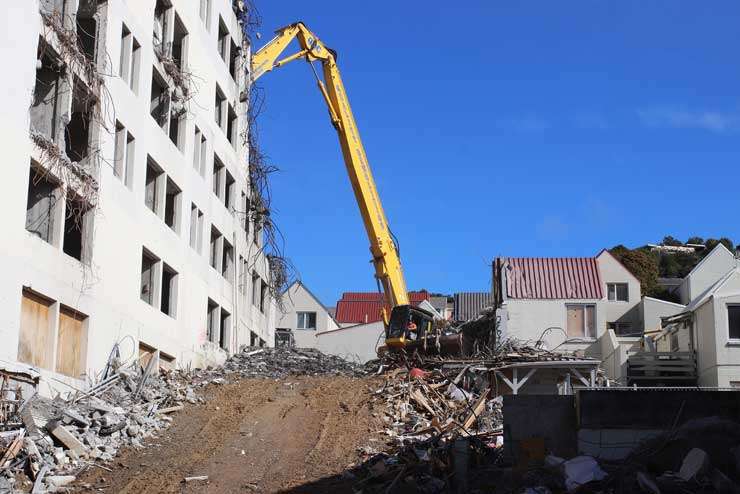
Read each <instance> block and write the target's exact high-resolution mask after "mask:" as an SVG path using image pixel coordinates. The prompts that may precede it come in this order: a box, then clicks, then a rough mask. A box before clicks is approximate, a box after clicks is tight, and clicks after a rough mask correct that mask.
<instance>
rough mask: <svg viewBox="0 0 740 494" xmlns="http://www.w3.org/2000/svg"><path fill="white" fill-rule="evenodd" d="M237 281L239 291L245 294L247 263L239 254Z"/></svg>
mask: <svg viewBox="0 0 740 494" xmlns="http://www.w3.org/2000/svg"><path fill="white" fill-rule="evenodd" d="M237 266H238V268H239V281H238V288H239V293H241V294H242V295H246V293H247V263H246V262H245V261H244V256H239V264H238V265H237Z"/></svg>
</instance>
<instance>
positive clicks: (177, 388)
mask: <svg viewBox="0 0 740 494" xmlns="http://www.w3.org/2000/svg"><path fill="white" fill-rule="evenodd" d="M154 361H155V358H154V357H151V356H150V359H149V361H148V364H147V365H146V366H145V367H143V368H142V367H141V366H139V362H138V361H137V362H135V364H134V365H131V366H127V367H120V368H116V367H117V366H116V365H115V364H114V365H113V367H112V368H111V369H109V371H108V374H107V376H106V377H105V378H104V379H102V380H100V381H99V382H98V383H97V384H95V385H94V386H92V387H91V388H90V389H89V390H87V391H84V392H82V391H74V392H72V393H70V394H69V395H68V396H67V397H66V398H62V397H61V396H57V397H55V398H54V399H50V398H44V397H42V396H40V395H38V394H33V395H31V396H30V397H29V398H28V399H26V400H25V401H24V402H23V403H22V404H21V405H20V406H19V407H18V408H17V409H16V414H15V417H10V420H8V421H7V422H4V424H3V425H4V428H5V429H10V430H5V431H3V432H2V433H0V434H1V436H0V452H3V453H2V455H3V456H2V460H1V462H0V469H1V470H2V476H0V492H11V491H13V492H15V491H18V492H24V491H29V490H30V491H32V492H34V493H37V492H57V491H60V490H64V489H65V486H66V485H68V484H70V483H71V482H73V481H74V480H75V478H76V477H77V476H78V475H79V473H80V472H81V471H82V470H84V469H86V468H88V467H90V466H92V465H96V462H105V461H110V460H112V459H113V457H114V456H115V455H116V453H117V452H118V450H119V449H120V448H121V447H123V446H133V447H136V448H141V447H143V444H142V441H143V440H145V439H147V438H152V437H156V436H157V434H158V433H159V432H160V431H161V430H163V429H165V428H167V426H168V425H169V424H170V422H171V421H172V418H171V417H170V416H169V414H171V413H172V412H175V411H178V410H181V409H182V408H183V403H184V402H190V403H196V402H198V401H199V398H197V397H196V395H195V393H194V390H193V387H192V386H190V384H189V379H188V376H187V375H186V374H184V373H181V372H165V371H163V372H161V373H160V372H156V371H154V370H153V369H154V367H155V366H154ZM14 419H16V420H14ZM11 425H15V426H14V427H12V428H11V427H10V426H11ZM24 475H25V481H24V480H23V479H24ZM28 479H30V480H28ZM31 481H33V483H32V484H31ZM24 484H25V485H24Z"/></svg>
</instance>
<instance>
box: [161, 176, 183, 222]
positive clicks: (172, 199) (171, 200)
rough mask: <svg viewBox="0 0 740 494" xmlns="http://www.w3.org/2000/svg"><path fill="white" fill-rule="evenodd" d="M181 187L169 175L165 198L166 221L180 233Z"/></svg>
mask: <svg viewBox="0 0 740 494" xmlns="http://www.w3.org/2000/svg"><path fill="white" fill-rule="evenodd" d="M181 199H182V193H181V190H180V187H178V186H177V185H176V184H175V182H173V181H172V180H171V179H170V178H169V177H167V188H166V190H165V198H164V222H165V224H166V225H167V226H169V227H170V228H171V229H172V231H174V232H175V233H180V216H181V213H180V209H181V205H180V203H181V202H182V200H181Z"/></svg>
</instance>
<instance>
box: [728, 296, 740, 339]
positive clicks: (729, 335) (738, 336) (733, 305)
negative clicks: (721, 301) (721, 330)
mask: <svg viewBox="0 0 740 494" xmlns="http://www.w3.org/2000/svg"><path fill="white" fill-rule="evenodd" d="M726 309H727V339H728V341H731V342H732V343H740V324H739V325H738V334H736V335H735V336H734V337H733V336H732V326H731V325H730V324H731V317H730V309H736V310H740V304H726ZM739 315H740V314H739ZM739 319H740V317H739ZM738 322H740V321H738Z"/></svg>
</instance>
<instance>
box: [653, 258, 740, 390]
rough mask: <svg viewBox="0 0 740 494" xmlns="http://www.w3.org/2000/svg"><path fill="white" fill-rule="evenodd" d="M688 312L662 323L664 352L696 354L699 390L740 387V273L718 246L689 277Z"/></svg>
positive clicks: (683, 293) (684, 290)
mask: <svg viewBox="0 0 740 494" xmlns="http://www.w3.org/2000/svg"><path fill="white" fill-rule="evenodd" d="M680 294H681V297H682V301H687V302H688V305H687V306H686V308H685V310H683V311H682V312H680V313H677V314H676V315H674V316H672V317H670V318H668V319H663V325H662V330H663V333H662V334H661V335H659V336H658V337H657V338H656V340H657V344H658V346H659V348H658V349H659V350H668V351H676V352H687V351H689V352H695V354H696V372H697V378H698V379H697V383H698V385H700V386H719V387H733V388H734V387H740V269H739V268H738V261H737V259H736V258H735V256H734V255H733V254H732V252H730V251H729V250H728V249H727V248H726V247H725V246H724V245H723V244H718V245H717V246H716V247H715V248H714V249H713V250H712V251H711V252H710V253H709V254H707V256H706V257H705V258H704V259H703V260H702V261H701V262H700V263H699V264H697V265H696V266H695V267H694V269H693V270H691V272H690V273H689V274H688V275H686V277H685V278H684V280H683V282H682V284H681V290H680Z"/></svg>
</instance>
